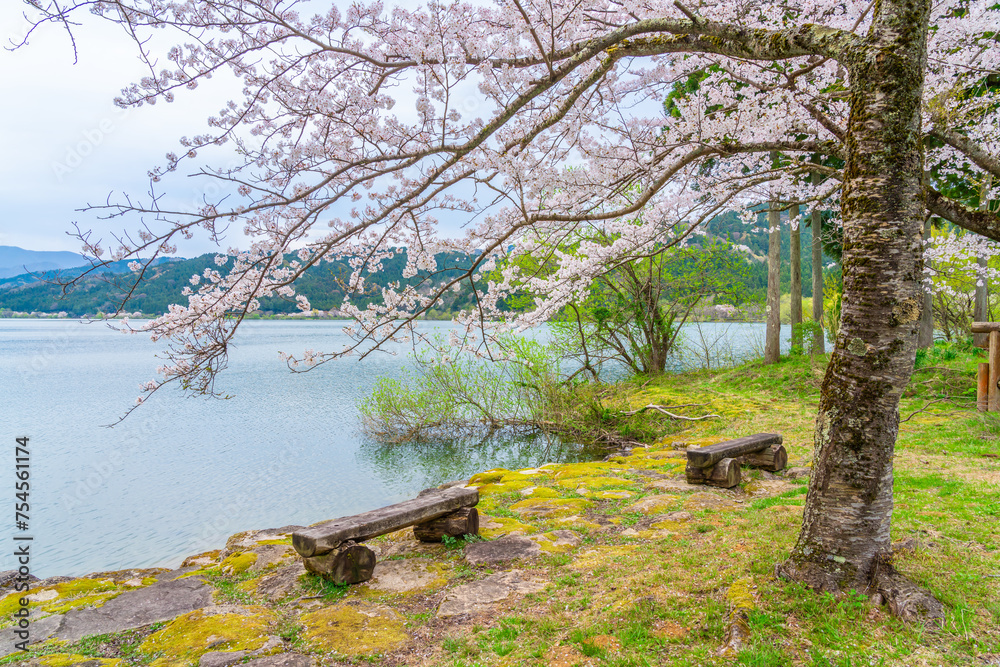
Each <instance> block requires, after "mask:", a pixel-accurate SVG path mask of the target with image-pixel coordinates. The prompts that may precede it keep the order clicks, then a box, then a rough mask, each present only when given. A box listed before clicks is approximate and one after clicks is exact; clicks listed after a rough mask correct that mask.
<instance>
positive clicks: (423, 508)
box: [292, 486, 479, 584]
mask: <svg viewBox="0 0 1000 667" xmlns="http://www.w3.org/2000/svg"><path fill="white" fill-rule="evenodd" d="M478 502H479V491H478V490H477V489H467V488H465V487H460V486H453V487H451V488H446V489H428V490H426V491H422V492H421V493H420V495H418V496H417V497H416V498H414V499H413V500H407V501H404V502H401V503H397V504H395V505H389V506H388V507H382V508H380V509H376V510H371V511H370V512H364V513H362V514H356V515H355V516H345V517H341V518H339V519H334V520H332V521H325V522H323V523H319V524H316V525H315V526H310V527H309V528H304V529H302V530H299V531H296V532H294V533H292V546H293V547H295V551H297V552H298V554H299V555H300V556H302V560H303V562H304V564H305V567H306V570H308V571H310V572H312V573H314V574H318V575H319V576H321V577H323V578H324V579H327V580H329V581H332V582H334V583H336V584H357V583H361V582H363V581H368V580H369V579H371V576H372V572H373V571H374V569H375V552H374V551H372V550H371V549H369V548H368V547H366V546H365V545H364V544H359V542H363V541H364V540H367V539H371V538H373V537H378V536H379V535H385V534H387V533H392V532H394V531H397V530H402V529H403V528H408V527H410V526H414V528H413V533H414V535H416V536H417V539H419V540H420V541H422V542H440V541H441V540H442V539H443V537H444V536H445V535H449V536H451V537H459V536H462V535H478V534H479V513H478V512H477V511H476V507H475V505H476V504H477V503H478Z"/></svg>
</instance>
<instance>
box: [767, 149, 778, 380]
mask: <svg viewBox="0 0 1000 667" xmlns="http://www.w3.org/2000/svg"><path fill="white" fill-rule="evenodd" d="M771 161H772V162H775V161H777V158H776V156H775V155H774V154H773V153H772V154H771ZM767 227H768V232H769V233H768V237H767V328H766V329H765V332H764V363H765V364H776V363H778V359H780V358H781V273H780V272H781V212H780V211H779V210H778V202H777V201H772V202H771V205H770V208H769V209H768V212H767Z"/></svg>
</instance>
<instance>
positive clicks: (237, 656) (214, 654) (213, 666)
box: [198, 651, 247, 667]
mask: <svg viewBox="0 0 1000 667" xmlns="http://www.w3.org/2000/svg"><path fill="white" fill-rule="evenodd" d="M246 654H247V651H209V652H208V653H206V654H205V655H203V656H201V659H200V660H199V661H198V667H228V665H235V664H236V663H237V662H239V661H240V660H241V659H242V658H243V656H245V655H246Z"/></svg>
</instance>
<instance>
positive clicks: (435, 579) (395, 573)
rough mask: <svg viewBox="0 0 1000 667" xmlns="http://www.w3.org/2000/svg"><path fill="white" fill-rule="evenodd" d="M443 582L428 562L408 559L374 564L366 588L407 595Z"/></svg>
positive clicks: (423, 559) (421, 559) (420, 559)
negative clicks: (373, 571) (373, 570)
mask: <svg viewBox="0 0 1000 667" xmlns="http://www.w3.org/2000/svg"><path fill="white" fill-rule="evenodd" d="M445 582H446V580H445V579H444V577H442V576H441V575H440V574H438V573H436V572H434V571H432V570H431V568H430V561H428V560H427V559H425V558H409V559H406V560H389V561H380V562H378V563H376V564H375V573H374V574H373V575H372V578H371V580H370V581H369V582H368V587H369V588H370V589H372V590H376V591H381V592H384V593H408V592H410V591H417V590H420V589H422V588H429V587H430V586H433V585H435V584H439V585H441V584H444V583H445Z"/></svg>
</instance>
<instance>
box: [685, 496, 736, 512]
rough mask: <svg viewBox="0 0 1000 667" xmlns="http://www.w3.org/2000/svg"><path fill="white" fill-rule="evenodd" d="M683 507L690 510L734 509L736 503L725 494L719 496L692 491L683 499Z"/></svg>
mask: <svg viewBox="0 0 1000 667" xmlns="http://www.w3.org/2000/svg"><path fill="white" fill-rule="evenodd" d="M684 507H686V508H688V509H692V510H705V509H719V510H731V509H735V507H736V503H735V502H734V501H733V500H732V499H731V498H728V497H726V496H720V495H718V494H715V493H707V492H702V493H693V494H691V495H690V496H688V498H687V500H685V501H684Z"/></svg>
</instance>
